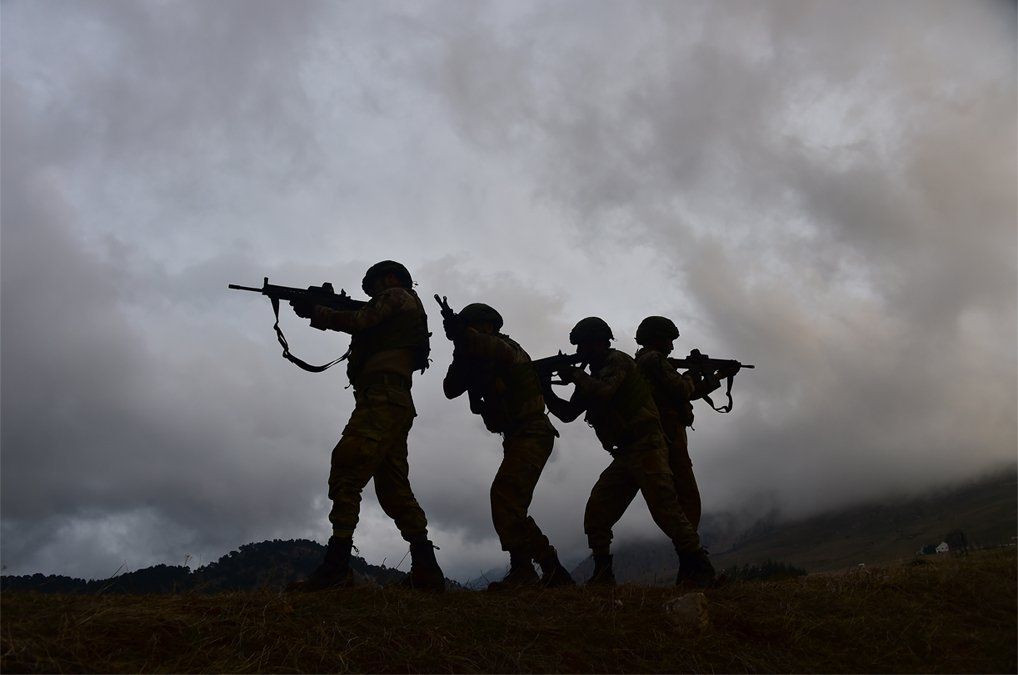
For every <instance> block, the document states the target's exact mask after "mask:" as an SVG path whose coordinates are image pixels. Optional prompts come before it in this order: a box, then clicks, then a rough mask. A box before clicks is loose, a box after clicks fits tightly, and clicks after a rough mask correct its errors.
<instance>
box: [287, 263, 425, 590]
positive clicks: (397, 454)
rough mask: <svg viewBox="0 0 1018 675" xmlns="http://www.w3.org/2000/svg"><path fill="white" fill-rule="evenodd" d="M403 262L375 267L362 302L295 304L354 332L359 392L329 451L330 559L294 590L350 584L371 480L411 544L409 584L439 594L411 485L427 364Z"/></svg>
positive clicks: (420, 313)
mask: <svg viewBox="0 0 1018 675" xmlns="http://www.w3.org/2000/svg"><path fill="white" fill-rule="evenodd" d="M412 285H413V282H412V280H411V278H410V272H409V271H407V269H406V267H404V266H403V265H401V264H399V263H398V262H394V261H392V260H384V261H382V262H380V263H377V264H375V265H372V266H371V267H370V268H369V269H368V271H367V272H366V273H365V275H364V280H363V281H362V282H361V288H363V289H364V292H365V293H367V294H368V295H369V296H371V300H370V301H369V302H368V303H367V305H366V306H365V307H363V308H362V309H359V310H355V311H336V310H333V309H329V308H327V307H322V306H320V305H315V306H308V305H306V304H301V303H291V304H292V305H293V306H294V312H296V313H297V315H298V316H302V317H304V318H306V319H311V325H312V326H313V327H315V328H318V329H320V330H336V331H342V332H344V333H350V334H351V336H352V339H351V341H350V351H349V352H348V354H349V357H348V358H349V361H348V364H347V375H348V377H349V378H350V384H352V385H353V389H354V400H355V401H356V404H355V406H354V411H353V414H352V415H350V421H349V422H347V425H346V428H345V429H343V436H342V438H341V439H340V440H339V443H338V444H337V445H336V447H335V449H334V450H333V451H332V470H331V472H330V474H329V498H330V499H331V500H332V511H331V512H330V513H329V520H330V521H331V523H332V537H331V538H330V539H329V546H328V548H327V549H326V551H325V560H324V561H323V562H322V564H321V565H319V566H318V568H317V569H315V570H314V571H313V572H312V573H311V575H310V576H309V577H308V579H307V580H306V581H303V582H300V583H299V584H297V585H296V587H295V590H303V591H316V590H320V589H325V588H335V587H341V586H349V585H351V583H352V573H351V571H350V550H351V547H352V545H353V532H354V528H355V527H356V526H357V520H358V514H359V512H360V502H361V491H362V490H363V489H364V487H365V486H366V485H367V483H368V481H369V480H371V479H372V478H373V479H374V481H375V492H376V494H377V495H378V503H379V504H380V505H381V507H382V510H383V511H385V514H386V515H387V516H389V517H390V518H392V519H393V520H394V521H395V522H396V527H398V528H399V531H400V533H401V534H402V535H403V538H404V539H406V541H407V542H409V544H410V555H411V561H412V562H411V567H410V575H409V578H408V583H409V585H410V586H411V587H412V588H419V589H426V590H434V591H442V590H444V588H445V576H444V575H443V574H442V570H441V568H439V566H438V561H437V560H435V549H434V545H433V544H432V543H431V541H430V540H429V539H428V521H427V519H426V518H425V516H424V511H423V510H422V509H421V507H420V505H419V504H418V503H417V499H416V498H415V497H414V493H413V490H411V489H410V480H409V476H408V474H409V466H408V464H407V435H408V434H409V433H410V427H411V425H412V424H413V420H414V417H415V416H416V415H417V412H416V410H415V409H414V402H413V399H412V398H411V396H410V385H411V383H412V374H413V371H415V370H420V371H422V372H423V371H424V369H425V368H427V367H428V353H429V340H428V338H429V335H430V333H428V318H427V315H426V314H425V313H424V306H423V305H422V304H421V300H420V298H418V297H417V293H415V292H414V290H413V288H412Z"/></svg>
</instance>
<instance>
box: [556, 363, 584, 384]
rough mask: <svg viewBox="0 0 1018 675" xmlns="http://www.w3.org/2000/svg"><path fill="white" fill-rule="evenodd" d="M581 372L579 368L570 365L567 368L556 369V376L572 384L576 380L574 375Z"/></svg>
mask: <svg viewBox="0 0 1018 675" xmlns="http://www.w3.org/2000/svg"><path fill="white" fill-rule="evenodd" d="M582 372H583V371H582V370H580V369H579V368H575V367H573V366H570V367H568V368H563V369H562V370H560V371H558V377H559V379H560V380H562V382H564V383H565V384H572V383H574V382H576V376H577V375H578V374H579V373H582Z"/></svg>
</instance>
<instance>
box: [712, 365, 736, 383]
mask: <svg viewBox="0 0 1018 675" xmlns="http://www.w3.org/2000/svg"><path fill="white" fill-rule="evenodd" d="M737 372H739V366H738V365H737V364H734V363H733V364H731V365H725V366H721V367H720V368H718V369H717V373H716V377H717V378H718V379H719V380H723V379H725V378H726V377H729V376H733V375H735V374H736V373H737Z"/></svg>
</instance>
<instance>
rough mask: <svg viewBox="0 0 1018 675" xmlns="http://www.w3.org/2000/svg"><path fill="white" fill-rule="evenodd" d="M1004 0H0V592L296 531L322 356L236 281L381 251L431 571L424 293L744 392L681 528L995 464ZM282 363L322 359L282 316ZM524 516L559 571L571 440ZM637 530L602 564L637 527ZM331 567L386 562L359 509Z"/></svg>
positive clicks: (478, 529)
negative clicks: (410, 401) (414, 303)
mask: <svg viewBox="0 0 1018 675" xmlns="http://www.w3.org/2000/svg"><path fill="white" fill-rule="evenodd" d="M1014 18H1015V17H1014V10H1013V7H1012V6H1005V5H993V4H978V3H966V4H959V3H944V4H939V3H922V4H921V5H915V4H906V3H902V4H895V5H890V6H887V5H884V4H877V3H874V4H867V3H843V4H842V5H832V4H829V3H827V4H814V3H793V2H781V3H754V4H741V5H733V4H716V3H710V4H707V3H704V4H693V3H673V2H663V3H652V2H635V3H624V4H623V3H589V2H583V3H571V2H556V3H511V4H509V3H497V4H485V3H438V2H436V3H429V4H417V3H414V4H406V5H404V4H400V3H376V4H372V5H347V4H344V5H336V4H332V3H327V4H317V3H311V2H292V3H283V2H217V3H214V4H197V3H195V4H191V3H174V4H158V3H131V4H124V3H114V2H110V3H104V2H89V3H76V4H73V5H68V4H66V3H60V4H56V3H52V4H51V3H46V2H32V3H28V2H25V3H8V4H7V5H5V7H4V22H3V41H2V43H3V65H2V68H3V71H2V73H3V82H2V85H3V92H2V93H3V96H2V106H3V110H2V113H3V115H2V135H3V153H2V154H3V176H2V191H3V204H2V211H3V214H2V221H3V233H2V234H3V247H2V257H3V259H2V274H3V279H2V282H3V283H2V287H3V304H2V348H3V352H2V356H3V364H2V366H3V377H2V406H3V410H2V412H3V427H2V444H3V447H2V461H3V472H2V510H3V556H4V565H6V566H8V569H7V571H9V572H30V571H46V572H63V573H74V574H81V575H86V576H96V575H105V574H109V573H111V572H112V571H113V570H115V569H116V568H117V567H119V566H120V565H121V564H123V563H125V562H126V563H127V564H128V565H129V566H139V565H143V564H149V563H153V562H177V561H181V560H182V559H183V557H184V555H186V554H191V555H192V556H194V557H195V558H196V559H197V560H199V561H208V560H209V559H211V558H214V557H216V556H218V555H221V554H222V553H224V552H225V551H227V550H228V549H230V548H232V547H235V546H237V545H239V544H242V543H246V542H249V541H256V540H260V539H264V538H267V537H273V536H280V537H293V536H312V537H316V538H318V539H320V540H323V539H324V537H326V536H327V534H328V524H327V521H326V519H325V514H326V512H327V508H328V504H327V500H326V498H325V494H324V485H325V479H326V475H327V467H328V453H329V450H330V449H331V447H332V445H333V444H334V443H335V441H336V439H337V438H338V435H339V431H340V429H341V428H342V425H343V423H344V421H345V418H346V417H347V416H348V415H349V412H350V409H351V407H352V400H351V396H350V392H349V391H344V390H343V387H344V386H345V384H346V382H345V378H344V377H343V375H342V373H341V366H340V367H337V369H334V370H333V371H329V373H328V374H326V375H321V376H311V375H307V374H305V373H303V372H301V371H298V370H297V369H295V368H293V367H292V366H291V365H290V364H288V363H286V362H285V361H283V360H282V359H280V358H279V357H278V351H279V347H278V345H277V344H276V343H275V339H274V336H273V334H272V332H271V329H270V326H271V313H270V310H269V308H268V303H267V302H265V301H264V299H262V298H259V297H258V296H255V295H254V294H242V293H238V292H233V291H230V292H228V291H226V289H225V286H226V284H227V283H230V282H236V283H243V284H250V285H257V284H258V283H259V282H260V280H261V277H262V276H265V275H268V276H269V277H271V279H272V280H273V281H274V282H278V283H284V284H288V285H304V284H308V283H321V282H322V281H333V282H335V283H336V284H337V286H339V285H343V286H345V287H347V288H348V289H350V290H352V291H354V292H355V293H356V291H357V286H358V284H359V280H360V276H361V274H362V272H363V270H364V269H365V268H366V267H367V266H368V265H370V264H371V263H373V262H375V261H377V260H379V259H383V258H396V259H400V260H403V261H405V262H406V263H407V264H408V265H409V266H410V267H411V269H412V271H413V272H414V275H415V278H416V280H417V281H418V282H419V286H418V289H419V291H420V292H421V293H422V297H423V298H424V300H425V302H426V303H427V304H428V307H429V311H430V312H431V317H432V322H433V324H432V326H433V330H435V333H436V336H435V337H436V339H435V343H434V352H433V357H434V363H433V367H432V369H431V370H430V371H429V372H428V373H427V374H425V375H424V376H422V377H420V378H419V379H418V380H417V383H416V385H415V388H414V396H415V401H416V404H417V408H418V412H419V417H418V418H417V420H416V422H415V425H414V430H413V432H412V434H411V438H410V447H411V478H412V481H413V485H414V488H415V491H416V492H417V496H418V498H419V500H420V501H421V503H422V505H423V506H424V508H425V510H426V511H427V513H428V516H429V521H430V524H431V530H432V534H433V536H434V538H435V539H436V541H437V542H438V543H439V545H440V546H442V556H443V557H442V563H443V565H444V566H445V568H446V571H447V573H450V574H452V575H458V576H466V575H473V574H476V573H477V572H479V571H481V570H485V569H489V568H490V567H492V566H493V565H495V564H499V563H500V562H501V561H502V560H503V558H504V556H503V554H502V553H501V552H500V551H499V550H498V548H499V547H498V543H497V541H496V540H495V538H494V532H493V530H492V527H491V522H490V516H489V514H488V506H487V492H488V485H489V484H490V479H491V477H492V476H493V474H494V471H495V469H496V467H497V465H498V461H499V459H500V456H501V449H500V447H499V439H498V438H496V437H493V436H491V435H490V434H488V433H487V432H485V431H484V430H483V428H482V427H481V425H480V423H479V421H478V420H477V419H476V418H475V417H472V416H470V415H469V413H468V411H467V407H466V403H465V401H462V400H456V401H452V402H449V401H446V400H445V399H444V397H443V396H442V393H441V377H442V375H443V374H444V371H445V368H446V367H447V365H448V362H449V359H450V349H449V345H448V344H447V342H446V341H445V339H444V337H443V336H441V330H440V328H439V326H438V318H437V312H436V311H434V310H436V309H437V307H436V306H435V305H434V303H433V300H431V297H430V296H431V294H432V293H434V292H439V293H441V294H445V295H448V296H449V299H450V301H451V302H452V303H453V304H454V306H462V305H464V304H466V303H468V302H474V301H485V302H489V303H491V304H492V305H494V306H496V307H497V308H498V309H499V310H500V311H501V312H502V314H503V315H504V317H505V320H506V330H507V331H508V332H509V333H510V334H511V335H512V336H513V337H515V338H516V339H518V340H519V341H520V342H521V343H522V344H523V345H524V346H525V347H526V348H527V349H528V350H529V351H530V352H531V354H532V355H533V356H535V357H537V356H545V355H548V354H551V353H554V352H555V351H556V350H558V349H561V348H568V344H566V339H565V338H566V335H567V334H568V330H569V327H570V326H571V325H572V324H573V323H574V322H575V321H576V320H577V319H579V318H581V317H583V316H586V315H591V314H599V315H602V316H604V317H605V318H607V319H608V320H609V322H610V323H611V324H612V326H613V328H614V330H615V333H616V336H617V337H618V346H619V347H620V348H622V349H626V350H632V349H634V348H635V344H634V343H633V341H632V335H633V332H634V330H635V326H636V324H637V322H638V321H639V320H640V318H642V317H643V316H646V315H648V314H667V315H670V316H673V317H674V318H675V319H676V321H677V322H678V323H679V325H680V328H681V330H682V333H683V336H682V338H680V341H679V343H678V344H677V349H678V350H680V351H682V350H685V349H688V348H689V347H691V346H699V347H701V348H704V349H705V350H708V351H710V352H711V353H712V354H714V355H718V356H729V355H731V356H737V357H739V358H741V359H743V360H746V361H750V362H754V363H756V364H757V366H758V368H757V370H755V371H753V372H749V373H745V374H741V375H740V376H739V379H738V382H737V384H736V397H737V399H736V400H737V404H736V410H735V412H734V413H733V414H732V415H730V416H727V417H726V416H718V415H715V414H713V413H710V414H708V412H709V411H707V412H705V409H699V408H698V417H697V423H696V431H695V432H693V434H692V439H693V440H692V443H693V446H692V448H693V457H694V462H695V464H696V466H697V468H698V477H699V479H700V482H701V485H702V486H703V488H704V490H703V492H704V500H705V506H706V508H707V511H708V512H709V511H720V510H730V511H734V512H740V513H749V514H752V513H754V512H760V511H767V510H770V509H772V508H778V509H783V510H784V511H785V512H787V513H791V514H799V513H808V512H811V511H815V510H818V509H822V508H825V507H827V506H830V505H836V504H839V503H846V502H850V501H855V500H859V499H863V498H868V497H871V496H874V495H879V494H883V493H886V492H890V491H893V490H899V489H919V488H922V487H923V486H926V485H930V484H933V483H939V482H944V481H949V480H955V479H960V478H963V477H965V476H967V475H971V474H973V473H976V472H978V471H981V470H982V469H983V468H984V467H986V466H988V465H992V464H993V463H995V462H998V461H1001V460H1008V459H1010V460H1013V458H1014V452H1015V446H1016V428H1015V412H1014V411H1015V408H1016V405H1018V403H1016V401H1018V393H1016V382H1015V380H1014V373H1015V370H1016V367H1018V366H1016V354H1015V337H1014V335H1015V333H1014V326H1015V324H1016V317H1015V294H1016V293H1015V278H1016V270H1015V264H1016V263H1015V258H1016V242H1015V190H1014V184H1015V117H1016V115H1015V103H1014V101H1015V84H1014V83H1015V63H1014V48H1015V35H1014V25H1015V21H1014ZM283 325H284V330H286V332H287V335H288V336H289V337H290V340H291V344H292V345H293V346H294V351H295V352H297V353H299V354H301V355H302V356H305V357H306V358H307V359H308V360H310V361H317V362H324V361H326V360H328V359H330V358H333V357H334V356H336V355H338V354H339V353H342V351H343V350H344V349H345V347H346V344H347V342H346V338H344V337H341V336H337V335H335V334H323V333H319V332H318V331H310V330H308V329H307V328H306V325H304V326H302V325H301V324H300V322H298V321H297V320H295V319H294V318H293V317H292V316H291V315H290V314H288V313H286V312H284V316H283ZM558 426H559V428H560V430H561V431H562V438H561V439H560V441H559V442H558V443H557V444H556V450H555V453H554V455H553V457H552V460H551V462H550V464H549V466H548V468H547V470H546V472H545V474H544V476H543V477H542V481H541V483H540V485H539V486H538V490H537V494H536V495H535V501H534V508H533V512H534V515H535V518H537V520H538V522H540V523H541V525H542V527H543V528H545V530H546V531H547V532H548V534H549V536H551V537H552V540H553V541H554V543H555V544H556V546H558V547H559V549H560V550H561V551H562V552H563V554H564V555H565V556H566V557H577V556H580V555H583V554H584V551H585V546H584V544H585V542H584V538H583V533H582V526H581V523H580V519H581V516H582V503H583V499H584V498H585V496H586V493H587V491H588V490H589V487H590V485H591V484H592V483H593V481H594V479H595V478H596V475H597V473H598V472H599V471H600V470H601V468H603V466H604V465H605V464H606V463H607V456H606V455H605V454H604V453H603V451H601V450H600V449H599V448H598V447H597V445H596V441H595V440H594V438H593V435H592V433H591V431H590V430H589V429H588V428H587V427H586V426H584V425H582V424H581V423H574V424H571V425H561V424H560V425H558ZM652 527H653V525H652V524H651V523H650V519H649V517H648V516H647V514H646V512H645V510H642V509H639V508H634V509H632V514H630V515H629V516H627V518H626V519H625V520H624V521H623V523H622V526H621V527H620V532H621V534H622V536H623V537H625V536H629V535H632V534H634V533H637V532H640V531H649V530H650V529H651V528H652ZM357 545H358V546H359V547H360V550H361V552H362V553H363V554H364V555H366V556H367V557H368V558H369V559H371V560H374V561H379V560H382V559H383V558H385V559H387V561H388V564H395V563H396V562H397V561H398V559H399V558H400V557H401V556H402V555H403V553H404V552H405V551H406V546H405V544H404V543H403V542H402V541H401V540H400V539H399V536H398V533H397V532H396V530H395V528H394V527H393V525H392V524H391V521H389V520H388V519H386V518H385V516H384V515H383V514H382V513H381V511H380V509H379V507H378V505H377V502H376V501H375V499H374V496H373V491H372V490H371V489H370V488H369V489H368V490H367V491H366V493H365V500H364V506H363V513H362V525H361V527H360V528H359V529H358V533H357Z"/></svg>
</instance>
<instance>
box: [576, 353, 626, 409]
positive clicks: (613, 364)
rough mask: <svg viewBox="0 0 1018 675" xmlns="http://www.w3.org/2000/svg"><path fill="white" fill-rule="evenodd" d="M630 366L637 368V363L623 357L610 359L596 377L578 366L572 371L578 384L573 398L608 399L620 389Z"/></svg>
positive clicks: (583, 399) (584, 399)
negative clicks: (627, 360) (623, 359)
mask: <svg viewBox="0 0 1018 675" xmlns="http://www.w3.org/2000/svg"><path fill="white" fill-rule="evenodd" d="M630 368H635V364H632V363H631V362H626V361H622V360H621V359H611V360H609V361H608V363H606V364H605V366H604V367H603V368H601V370H599V371H598V372H597V376H596V377H594V376H592V375H588V374H587V373H585V372H583V371H582V370H580V369H579V368H577V369H576V370H574V371H573V373H572V379H573V382H575V384H576V391H575V392H573V398H575V399H577V400H581V401H607V400H608V399H610V398H611V397H612V396H614V395H615V392H616V391H618V389H619V387H620V386H621V385H622V381H623V380H625V379H626V376H627V375H628V374H629V369H630Z"/></svg>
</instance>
